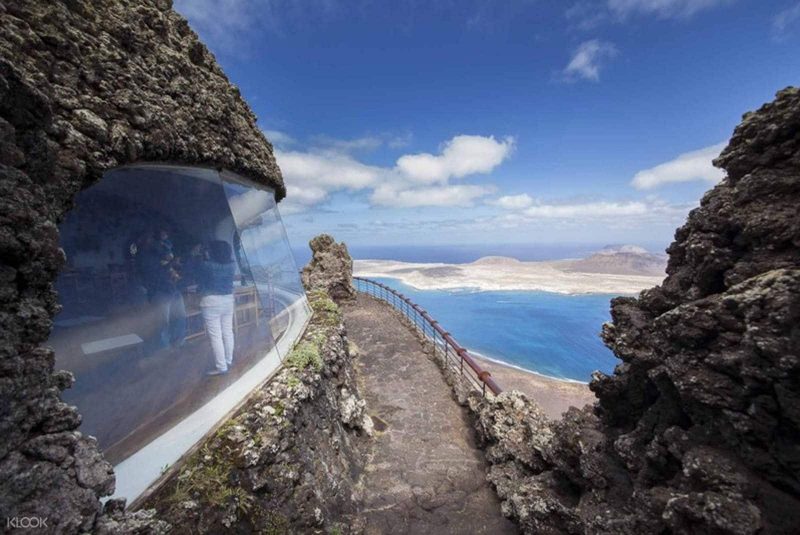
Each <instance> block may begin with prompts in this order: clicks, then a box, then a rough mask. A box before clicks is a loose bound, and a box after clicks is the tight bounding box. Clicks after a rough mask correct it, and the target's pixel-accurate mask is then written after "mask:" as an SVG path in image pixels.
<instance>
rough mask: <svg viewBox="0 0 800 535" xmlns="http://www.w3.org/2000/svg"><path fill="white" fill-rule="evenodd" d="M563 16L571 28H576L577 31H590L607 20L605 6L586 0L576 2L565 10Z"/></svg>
mask: <svg viewBox="0 0 800 535" xmlns="http://www.w3.org/2000/svg"><path fill="white" fill-rule="evenodd" d="M564 16H565V17H566V19H567V21H568V22H569V23H570V26H571V27H572V28H578V29H579V30H592V29H594V28H596V27H598V26H600V25H601V24H603V23H604V22H606V21H607V20H608V18H609V14H608V11H607V10H606V9H605V6H599V5H597V3H593V2H590V1H588V0H580V1H579V2H576V3H575V4H573V5H572V6H570V7H569V8H567V10H566V11H565V12H564Z"/></svg>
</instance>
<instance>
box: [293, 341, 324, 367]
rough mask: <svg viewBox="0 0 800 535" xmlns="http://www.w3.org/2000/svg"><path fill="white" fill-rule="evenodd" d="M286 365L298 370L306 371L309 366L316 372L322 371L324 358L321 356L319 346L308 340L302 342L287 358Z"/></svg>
mask: <svg viewBox="0 0 800 535" xmlns="http://www.w3.org/2000/svg"><path fill="white" fill-rule="evenodd" d="M286 364H287V365H288V366H293V367H295V368H297V369H298V370H304V369H306V368H308V367H309V366H311V367H312V368H313V369H314V370H316V371H319V370H321V369H322V357H321V356H320V354H319V345H317V344H316V343H314V342H311V341H308V340H304V341H302V342H300V343H299V344H297V345H296V346H295V348H294V349H293V350H292V352H291V353H290V354H289V356H288V357H287V358H286Z"/></svg>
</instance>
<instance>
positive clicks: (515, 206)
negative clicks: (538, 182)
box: [489, 193, 533, 210]
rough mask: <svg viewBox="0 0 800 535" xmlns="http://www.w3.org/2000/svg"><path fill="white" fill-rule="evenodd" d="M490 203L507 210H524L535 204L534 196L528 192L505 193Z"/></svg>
mask: <svg viewBox="0 0 800 535" xmlns="http://www.w3.org/2000/svg"><path fill="white" fill-rule="evenodd" d="M489 204H491V205H493V206H499V207H500V208H503V209H505V210H522V209H523V208H527V207H529V206H530V205H532V204H533V198H532V197H531V196H530V195H528V194H527V193H520V194H519V195H504V196H503V197H500V198H499V199H495V200H493V201H490V202H489Z"/></svg>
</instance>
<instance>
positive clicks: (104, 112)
mask: <svg viewBox="0 0 800 535" xmlns="http://www.w3.org/2000/svg"><path fill="white" fill-rule="evenodd" d="M136 161H167V162H177V163H191V164H204V165H209V166H215V167H224V168H227V169H231V170H233V171H236V172H238V173H240V174H242V175H245V176H248V177H250V178H252V179H254V180H256V181H258V182H261V183H263V184H267V185H270V186H272V187H274V188H275V189H276V191H277V195H278V197H282V196H283V195H284V188H283V183H282V179H281V175H280V171H279V169H278V167H277V165H276V164H275V160H274V158H273V156H272V151H271V147H270V145H269V144H268V143H267V142H266V141H265V139H264V137H263V135H262V134H261V132H260V130H259V129H258V127H257V126H256V122H255V117H254V116H253V114H252V112H251V111H250V110H249V108H248V107H247V105H246V104H245V103H244V102H243V100H242V99H241V97H240V95H239V92H238V90H237V89H236V88H235V87H232V86H231V85H230V84H229V82H228V80H227V79H226V78H225V76H224V74H223V73H222V72H221V70H220V69H219V67H218V66H217V65H216V62H215V60H214V58H213V57H212V56H211V54H210V53H209V52H208V51H207V50H206V48H205V46H203V44H202V43H200V42H199V41H198V39H197V36H196V35H195V34H194V33H193V32H192V31H191V30H190V29H189V26H188V24H187V23H186V21H185V20H184V19H183V18H182V17H180V16H179V15H177V14H176V13H175V12H173V11H172V10H171V2H170V1H169V0H92V1H89V0H63V1H62V0H48V1H27V0H22V1H11V2H0V401H2V402H1V403H0V512H2V514H3V516H4V517H5V516H8V517H14V516H39V517H47V518H48V519H49V520H48V527H49V528H50V529H51V530H54V531H56V530H58V531H60V532H64V533H72V532H77V531H79V530H88V529H91V528H92V526H93V524H94V522H95V519H96V517H97V515H98V514H99V513H100V502H99V501H98V497H100V496H103V495H107V494H109V493H110V492H111V491H112V489H113V487H114V475H113V473H112V471H111V466H110V465H109V464H108V463H107V462H106V461H105V460H104V459H103V458H102V456H101V455H99V454H98V452H97V448H96V445H95V444H94V442H93V441H91V440H89V439H88V438H87V437H84V436H82V435H81V434H80V433H78V432H77V431H76V429H77V428H78V425H79V423H80V416H79V415H78V413H77V412H76V411H75V409H74V407H70V406H68V405H66V404H64V403H62V402H61V400H60V392H61V390H63V389H64V388H67V387H69V386H70V384H71V383H72V380H73V379H72V376H71V375H70V374H69V373H65V372H55V373H54V369H53V365H54V359H53V354H52V352H51V351H50V350H48V349H45V348H42V347H40V344H42V343H43V342H45V340H46V339H47V336H48V335H49V332H50V329H51V320H52V317H53V315H54V314H55V313H56V311H57V308H58V305H57V303H56V296H55V294H54V292H53V287H52V282H53V280H54V278H55V276H56V273H57V271H58V269H59V268H60V266H61V265H62V263H63V253H62V252H61V250H60V249H59V247H58V230H57V227H56V224H57V222H58V221H59V220H60V218H61V217H62V216H63V215H64V213H65V211H66V210H67V209H68V208H69V207H70V205H71V203H72V199H73V198H74V196H75V194H76V193H77V192H78V191H79V190H80V189H81V188H84V187H88V186H89V185H91V184H92V183H94V182H96V181H97V180H99V179H100V177H101V176H102V173H103V172H104V171H105V170H106V169H109V168H111V167H115V166H118V165H122V164H127V163H131V162H136Z"/></svg>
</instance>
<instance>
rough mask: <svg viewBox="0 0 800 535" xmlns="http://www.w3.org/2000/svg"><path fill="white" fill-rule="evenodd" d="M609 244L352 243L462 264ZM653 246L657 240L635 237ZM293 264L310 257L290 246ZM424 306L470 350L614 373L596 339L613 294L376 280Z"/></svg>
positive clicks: (363, 251) (531, 364)
mask: <svg viewBox="0 0 800 535" xmlns="http://www.w3.org/2000/svg"><path fill="white" fill-rule="evenodd" d="M606 245H608V244H604V243H596V244H485V245H481V244H475V245H443V246H439V245H436V246H434V245H424V246H416V245H408V246H357V245H356V246H352V247H349V250H350V253H351V255H352V256H353V257H354V258H358V259H381V260H397V261H402V262H424V263H427V262H443V263H448V264H461V263H468V262H474V261H475V260H477V259H479V258H481V257H484V256H510V257H513V258H517V259H519V260H522V261H541V260H559V259H564V258H582V257H585V256H588V255H590V254H592V253H593V252H595V251H598V250H600V249H602V248H603V247H604V246H606ZM636 245H641V246H643V247H645V248H646V249H649V250H651V251H659V250H663V249H664V244H660V243H639V244H636ZM295 257H296V258H297V263H298V265H300V266H302V265H305V264H306V263H307V262H308V260H309V259H310V257H311V254H310V251H309V250H308V247H298V248H296V249H295ZM379 280H381V281H382V282H383V283H384V284H386V285H388V286H391V287H392V288H395V289H398V290H400V291H402V292H403V293H404V294H406V295H407V296H409V297H410V298H411V299H412V300H413V301H415V302H416V303H418V304H420V305H421V306H422V307H424V308H425V309H427V310H428V311H429V312H430V313H431V315H432V316H433V317H434V318H435V319H437V320H438V321H439V323H441V324H442V326H443V327H444V328H445V329H446V330H448V331H450V332H451V333H452V334H453V336H455V338H456V339H457V340H458V341H459V342H460V343H461V344H462V345H464V346H465V347H467V348H468V349H469V350H470V351H473V352H475V353H479V354H481V355H483V356H485V357H487V358H490V359H493V360H498V361H501V362H505V363H507V364H510V365H512V366H517V367H520V368H523V369H526V370H530V371H534V372H537V373H541V374H543V375H548V376H551V377H556V378H559V379H569V380H574V381H582V382H587V381H589V380H590V378H591V374H592V372H593V371H595V370H600V371H603V372H605V373H611V372H612V371H613V370H614V366H616V365H617V364H618V363H619V360H618V359H617V358H616V357H615V356H614V354H613V353H612V352H611V351H610V350H609V349H608V348H606V346H605V345H604V344H603V342H602V341H601V340H600V336H599V333H600V329H601V326H602V325H603V323H604V322H606V321H608V320H609V319H610V315H609V301H610V300H611V299H612V298H613V297H615V296H614V295H599V294H592V295H564V294H557V293H550V292H533V291H504V292H478V291H472V290H466V289H465V290H459V291H451V290H416V289H414V288H412V287H410V286H407V285H405V284H403V283H401V282H400V281H399V280H397V279H388V278H386V279H379Z"/></svg>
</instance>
